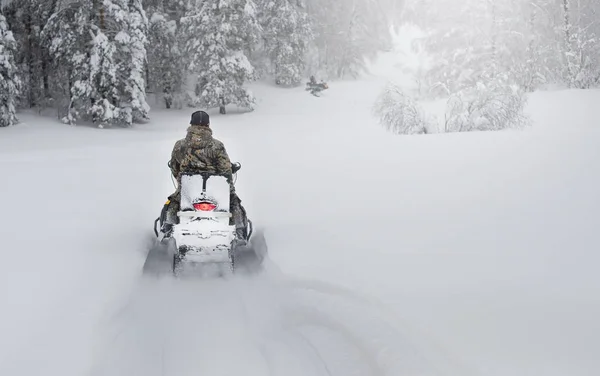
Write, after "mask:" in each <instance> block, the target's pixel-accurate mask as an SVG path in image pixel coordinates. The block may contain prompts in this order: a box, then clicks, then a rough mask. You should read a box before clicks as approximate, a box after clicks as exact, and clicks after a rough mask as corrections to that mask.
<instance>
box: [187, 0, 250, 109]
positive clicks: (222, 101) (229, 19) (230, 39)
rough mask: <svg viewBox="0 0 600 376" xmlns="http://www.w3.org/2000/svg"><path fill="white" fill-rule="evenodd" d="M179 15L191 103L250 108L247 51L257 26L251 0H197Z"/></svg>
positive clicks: (207, 106) (222, 107)
mask: <svg viewBox="0 0 600 376" xmlns="http://www.w3.org/2000/svg"><path fill="white" fill-rule="evenodd" d="M194 4H195V6H194V7H192V8H191V10H190V13H191V14H190V15H188V16H186V17H183V18H182V19H181V27H182V36H183V38H184V41H183V49H182V50H183V53H184V55H186V58H187V59H189V60H188V61H189V64H188V69H189V71H190V73H191V74H193V75H194V77H195V79H196V88H195V93H194V94H195V97H194V100H193V102H194V103H193V105H195V106H202V107H204V108H215V107H219V108H220V111H221V113H225V106H226V105H228V104H236V105H238V106H240V107H244V108H250V109H252V108H253V106H254V103H255V99H254V96H253V95H252V94H251V93H250V92H249V91H248V90H247V89H246V88H244V83H245V82H246V81H249V80H253V79H254V77H255V75H254V67H253V66H252V64H251V63H250V61H249V59H248V53H249V51H250V50H251V49H252V48H253V46H254V45H255V44H256V43H257V41H258V38H259V36H260V26H259V24H258V21H257V15H256V9H255V5H254V3H253V2H252V0H227V1H223V0H196V1H195V2H194Z"/></svg>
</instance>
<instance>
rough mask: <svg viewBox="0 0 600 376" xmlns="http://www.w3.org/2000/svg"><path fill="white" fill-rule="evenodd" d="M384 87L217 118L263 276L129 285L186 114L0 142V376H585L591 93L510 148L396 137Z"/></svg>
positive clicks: (589, 361) (4, 137)
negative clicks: (265, 260)
mask: <svg viewBox="0 0 600 376" xmlns="http://www.w3.org/2000/svg"><path fill="white" fill-rule="evenodd" d="M383 85H384V82H383V81H381V80H379V79H376V78H371V79H363V80H362V81H359V82H337V83H332V84H331V85H330V86H331V88H330V90H328V91H327V92H326V93H325V94H324V96H323V97H321V98H315V97H312V96H310V95H309V94H308V93H306V92H305V91H304V90H303V89H302V88H298V89H294V90H283V89H278V88H275V87H270V86H267V85H264V84H261V85H255V86H254V89H255V92H256V94H257V96H258V97H260V98H262V99H261V102H260V103H259V105H258V107H257V109H256V110H255V111H254V112H252V113H247V114H236V113H233V114H230V115H227V116H220V115H219V114H215V113H214V112H212V114H213V115H212V122H213V129H214V132H215V136H216V137H217V138H218V139H221V140H222V141H224V142H225V145H226V147H227V148H228V152H229V154H230V156H231V158H232V160H234V161H240V162H241V163H242V170H241V171H240V173H239V174H238V182H237V190H238V192H239V194H240V197H241V198H242V200H243V204H244V205H245V207H246V209H247V211H248V213H249V215H250V217H251V219H252V220H253V221H254V222H255V224H256V225H257V226H260V227H263V228H265V231H266V237H267V241H268V244H269V250H270V257H271V263H270V264H269V265H268V269H267V271H266V272H265V274H264V275H262V276H260V277H257V278H252V279H244V278H236V279H234V280H231V281H222V280H221V281H219V280H217V281H185V282H184V281H172V280H163V281H152V280H143V279H141V278H140V273H141V267H142V264H143V261H144V259H145V252H146V251H147V247H148V244H149V243H150V240H151V239H152V236H153V235H152V234H151V229H152V223H153V221H154V219H155V218H156V217H157V216H158V214H159V211H160V208H161V206H162V204H163V203H164V201H165V199H166V197H167V196H168V195H169V194H170V193H171V192H172V190H173V186H172V183H171V180H170V172H169V170H168V168H167V165H166V163H167V161H168V159H169V157H170V152H171V148H172V145H173V143H174V142H175V141H176V140H177V139H179V138H181V137H183V136H184V134H185V129H186V127H187V124H188V119H189V115H190V114H191V112H192V111H193V109H185V110H181V111H171V112H169V111H166V110H156V111H154V112H153V119H152V121H151V122H150V123H149V124H145V125H137V126H136V127H135V128H134V129H103V130H100V129H93V128H89V127H84V126H80V127H70V126H66V125H62V124H59V123H58V122H56V120H55V119H53V118H51V117H46V118H43V117H40V116H38V115H34V114H22V115H21V120H22V121H23V123H22V124H20V125H18V126H15V127H11V128H7V129H0V176H2V184H1V185H0V194H1V196H0V197H2V214H3V215H2V218H3V219H2V222H1V224H2V225H1V226H0V235H1V237H2V243H1V244H2V245H1V246H0V247H1V248H0V252H1V253H2V262H1V263H0V375H3V376H4V375H6V376H38V375H47V376H50V375H60V376H81V375H128V376H133V375H144V376H149V375H173V376H175V375H177V376H184V375H206V376H221V375H223V376H225V375H246V376H254V375H261V376H262V375H272V376H300V375H302V376H309V375H311V376H312V375H317V376H325V375H333V376H342V375H343V376H353V375H356V376H383V375H385V376H405V375H411V376H412V375H419V376H429V375H461V376H463V375H465V376H466V375H469V376H470V375H481V376H533V375H536V376H537V375H540V376H541V375H543V376H554V375H557V376H558V375H560V376H597V375H598V374H600V320H599V319H598V318H599V317H600V273H598V265H600V236H598V229H599V228H600V216H599V213H600V106H599V104H600V91H598V90H588V91H570V90H564V91H555V92H540V93H535V94H533V95H532V96H531V98H530V102H529V105H528V111H529V112H530V113H531V115H532V117H533V119H534V125H533V127H532V128H531V129H528V130H525V131H506V132H481V133H462V134H435V135H426V136H393V135H391V134H389V133H386V132H385V131H384V130H383V129H382V127H380V126H379V125H378V124H377V122H376V120H375V118H374V117H373V116H372V114H371V112H370V108H371V106H372V104H373V101H374V100H375V98H376V96H377V95H378V94H379V91H380V89H381V88H382V87H383Z"/></svg>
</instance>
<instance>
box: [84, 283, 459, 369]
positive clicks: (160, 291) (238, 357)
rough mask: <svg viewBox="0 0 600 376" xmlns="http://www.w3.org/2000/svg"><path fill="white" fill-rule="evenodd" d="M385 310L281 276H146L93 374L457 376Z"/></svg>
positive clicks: (114, 320)
mask: <svg viewBox="0 0 600 376" xmlns="http://www.w3.org/2000/svg"><path fill="white" fill-rule="evenodd" d="M384 310H385V307H382V306H378V304H377V303H376V302H374V301H373V300H372V299H368V298H364V297H361V296H359V295H358V294H355V293H352V292H349V291H346V290H344V289H342V288H340V287H337V286H332V285H328V284H324V283H321V282H314V281H312V282H311V281H303V280H293V279H289V278H286V277H285V276H282V275H281V274H277V273H265V275H263V276H261V277H259V278H253V279H241V278H240V279H233V280H229V281H223V280H210V281H176V280H160V281H156V280H143V281H142V282H141V283H140V285H139V286H138V289H137V291H135V292H134V293H133V294H132V297H131V299H130V301H128V302H127V303H126V304H125V305H124V307H123V308H122V309H121V310H120V311H119V312H118V313H117V314H116V315H115V316H114V317H111V318H110V320H108V321H107V322H106V326H104V327H102V328H99V330H100V331H102V333H103V334H104V341H103V342H102V343H100V344H99V347H98V354H97V357H96V365H95V367H94V370H93V372H92V375H94V376H105V375H106V376H108V375H111V376H120V375H127V376H130V375H132V374H136V375H144V376H154V375H156V376H170V375H173V376H175V375H176V376H186V375H198V374H203V375H210V376H213V375H214V376H218V375H223V376H225V375H236V374H244V375H245V376H254V375H256V376H258V375H260V376H267V375H268V376H307V375H314V376H342V375H343V376H392V375H401V374H410V375H423V376H429V375H442V374H456V373H455V372H454V371H455V369H456V368H454V366H452V365H451V364H450V362H448V361H447V360H446V359H444V360H441V359H442V357H440V356H439V352H437V350H436V351H432V348H425V347H423V346H422V344H419V343H418V342H419V341H415V339H417V338H416V336H418V335H417V334H415V333H408V332H407V331H404V330H401V329H399V328H398V325H397V323H398V318H397V317H395V316H393V315H392V314H390V313H389V312H388V313H386V312H385V311H384ZM386 316H387V317H386ZM424 355H426V356H427V358H426V357H425V356H424ZM433 355H436V356H435V357H432V356H433ZM450 371H451V372H450ZM461 371H462V372H461V373H460V374H461V375H466V373H465V372H464V369H463V370H461Z"/></svg>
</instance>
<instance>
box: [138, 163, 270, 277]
mask: <svg viewBox="0 0 600 376" xmlns="http://www.w3.org/2000/svg"><path fill="white" fill-rule="evenodd" d="M180 191H181V205H180V210H179V212H178V213H177V216H178V218H179V223H178V224H176V225H174V226H173V228H172V231H170V232H169V233H168V234H165V233H163V232H159V231H157V230H156V222H155V232H156V233H157V237H158V245H157V246H156V247H154V248H153V249H152V250H151V251H150V253H149V254H148V258H147V260H146V264H145V265H144V271H145V272H146V273H147V272H151V273H152V274H156V273H159V274H164V273H165V271H167V270H168V271H169V273H170V272H172V273H173V274H175V275H176V276H183V275H190V274H191V275H194V276H215V275H216V276H223V275H227V274H231V273H232V272H234V269H238V268H239V267H242V268H244V267H251V268H254V267H256V266H258V265H259V264H261V263H262V260H263V258H264V256H265V254H266V242H265V241H264V237H263V235H262V233H260V234H255V237H256V235H258V239H254V240H253V241H251V242H249V243H247V244H245V243H241V244H240V240H239V239H237V238H236V232H235V225H233V221H232V220H231V217H232V214H231V212H230V187H229V183H228V181H227V178H226V177H225V176H220V175H212V174H209V173H202V174H195V175H190V174H183V175H182V176H181V190H180ZM163 214H164V210H163ZM159 220H164V215H163V216H161V218H159V219H157V222H158V221H159ZM249 226H250V228H249V229H248V233H249V235H251V234H252V229H251V222H250V221H249ZM161 227H162V223H161ZM252 243H253V244H252ZM244 263H246V264H248V263H249V264H251V265H243V264H244Z"/></svg>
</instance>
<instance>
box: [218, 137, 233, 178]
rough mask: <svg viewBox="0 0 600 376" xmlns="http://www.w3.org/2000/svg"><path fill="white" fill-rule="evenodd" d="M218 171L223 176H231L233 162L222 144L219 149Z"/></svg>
mask: <svg viewBox="0 0 600 376" xmlns="http://www.w3.org/2000/svg"><path fill="white" fill-rule="evenodd" d="M216 168H217V171H218V172H219V173H221V174H224V175H227V176H231V175H232V171H231V160H230V159H229V155H228V154H227V151H226V150H225V146H224V145H223V144H222V143H221V144H220V145H219V146H218V148H217V166H216Z"/></svg>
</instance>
